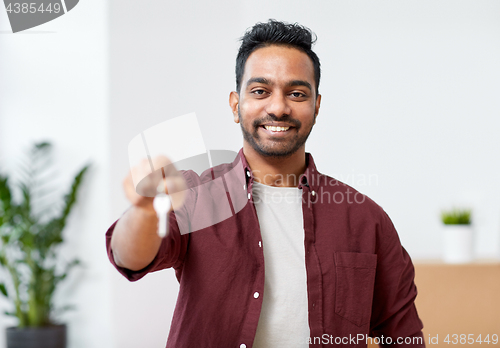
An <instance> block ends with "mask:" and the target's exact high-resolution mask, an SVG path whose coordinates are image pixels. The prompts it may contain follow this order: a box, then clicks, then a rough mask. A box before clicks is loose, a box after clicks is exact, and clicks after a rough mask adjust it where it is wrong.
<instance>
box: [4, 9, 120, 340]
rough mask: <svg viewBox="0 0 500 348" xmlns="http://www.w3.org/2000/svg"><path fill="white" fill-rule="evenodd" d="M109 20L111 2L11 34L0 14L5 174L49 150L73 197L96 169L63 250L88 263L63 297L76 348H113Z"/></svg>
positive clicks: (63, 185)
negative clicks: (74, 185)
mask: <svg viewBox="0 0 500 348" xmlns="http://www.w3.org/2000/svg"><path fill="white" fill-rule="evenodd" d="M2 6H3V5H2ZM107 16H108V10H107V3H106V2H103V1H96V0H85V1H81V2H80V3H79V4H78V5H77V6H76V7H75V8H74V9H73V10H72V11H70V12H68V13H67V14H66V15H64V16H62V17H60V18H58V19H56V20H54V21H52V22H49V23H47V24H45V25H43V26H40V27H37V28H33V29H30V30H28V31H26V32H22V33H16V34H12V33H11V32H10V26H9V23H8V20H7V16H6V12H5V11H4V9H3V8H1V9H0V31H1V33H0V170H2V172H3V171H4V170H9V171H10V170H13V169H15V166H16V163H17V162H16V161H17V160H18V158H19V156H21V155H22V151H23V150H25V149H26V148H28V147H29V146H30V145H31V144H32V142H33V141H39V140H49V141H51V142H52V143H53V145H54V149H55V156H56V167H57V171H56V176H57V179H56V184H58V186H59V189H61V190H64V191H66V190H67V189H68V188H69V184H70V181H71V178H72V177H73V176H74V175H75V174H76V172H77V170H78V169H79V168H81V167H82V166H83V165H84V164H85V163H86V162H88V161H91V162H92V168H91V170H90V171H89V173H88V175H87V178H86V180H85V183H84V186H83V189H82V191H81V192H80V195H79V200H78V203H77V205H76V207H75V208H74V211H73V213H72V215H71V217H70V221H69V223H68V226H67V229H66V231H65V239H66V247H65V249H64V250H63V252H64V255H65V256H66V257H67V258H68V259H70V258H71V257H74V256H77V257H78V258H80V259H81V261H82V262H83V263H84V264H85V268H80V269H78V270H75V272H74V273H73V274H72V275H71V276H70V277H69V278H68V280H67V282H66V283H65V284H64V283H62V284H61V289H60V292H59V293H58V294H57V297H58V299H59V300H60V303H61V304H74V305H75V306H76V310H74V311H71V312H67V313H66V314H65V315H64V316H63V317H62V319H63V320H64V321H65V322H66V323H67V324H68V326H69V347H70V348H90V347H91V348H100V347H102V348H105V347H106V348H108V347H111V346H112V337H111V334H110V332H111V329H110V326H111V321H110V313H111V310H110V293H109V291H110V290H109V276H110V273H111V272H110V271H112V270H111V267H110V266H109V263H108V262H107V258H106V255H105V253H104V246H103V245H104V234H103V231H105V229H106V228H107V226H108V225H109V224H110V223H111V220H110V214H109V190H108V186H109V183H108V173H109V152H108V147H109V146H108V140H109V139H108V121H109V120H108V100H109V99H108V75H107V69H108V64H107V58H108V56H107V52H108V41H107V30H108V27H107ZM3 303H4V302H2V304H3ZM3 309H6V308H3V307H2V312H3ZM12 324H13V322H12V321H11V320H10V318H9V319H7V318H5V317H3V316H2V317H0V347H2V348H3V347H5V339H4V330H3V329H4V327H5V326H7V325H12Z"/></svg>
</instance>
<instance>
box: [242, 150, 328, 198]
mask: <svg viewBox="0 0 500 348" xmlns="http://www.w3.org/2000/svg"><path fill="white" fill-rule="evenodd" d="M239 161H241V164H242V166H243V170H244V173H245V179H246V182H247V187H248V188H249V189H250V188H251V187H252V184H253V179H254V177H253V174H252V169H251V168H250V166H249V165H248V162H247V159H246V158H245V155H244V154H243V148H241V149H240V151H239V152H238V156H236V158H235V160H234V162H233V166H236V165H237V164H238V162H239ZM319 175H320V174H319V173H318V171H317V169H316V165H315V164H314V159H313V157H312V155H311V154H310V153H309V152H306V170H305V172H304V173H303V174H301V175H300V177H299V185H298V188H299V189H300V188H302V186H307V187H309V188H310V189H312V190H317V189H318V188H317V185H318V184H319Z"/></svg>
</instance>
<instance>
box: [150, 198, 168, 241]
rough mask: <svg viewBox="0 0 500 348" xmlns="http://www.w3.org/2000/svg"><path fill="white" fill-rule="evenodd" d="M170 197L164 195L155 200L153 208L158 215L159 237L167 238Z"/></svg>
mask: <svg viewBox="0 0 500 348" xmlns="http://www.w3.org/2000/svg"><path fill="white" fill-rule="evenodd" d="M170 205H171V202H170V197H168V196H167V195H166V194H164V193H160V194H158V195H156V197H155V199H154V200H153V207H154V208H155V211H156V215H158V235H159V236H160V237H162V238H163V237H165V236H166V235H167V232H168V224H167V213H168V211H169V210H170Z"/></svg>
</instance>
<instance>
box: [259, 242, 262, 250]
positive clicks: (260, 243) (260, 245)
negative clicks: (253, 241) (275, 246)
mask: <svg viewBox="0 0 500 348" xmlns="http://www.w3.org/2000/svg"><path fill="white" fill-rule="evenodd" d="M259 247H261V248H262V242H261V241H260V240H259Z"/></svg>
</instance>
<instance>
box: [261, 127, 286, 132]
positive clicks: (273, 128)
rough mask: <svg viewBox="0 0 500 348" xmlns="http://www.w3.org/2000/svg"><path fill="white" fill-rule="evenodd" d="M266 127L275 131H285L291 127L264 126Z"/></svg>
mask: <svg viewBox="0 0 500 348" xmlns="http://www.w3.org/2000/svg"><path fill="white" fill-rule="evenodd" d="M264 128H266V129H267V130H270V131H273V132H284V131H287V130H288V129H290V127H275V126H264Z"/></svg>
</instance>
